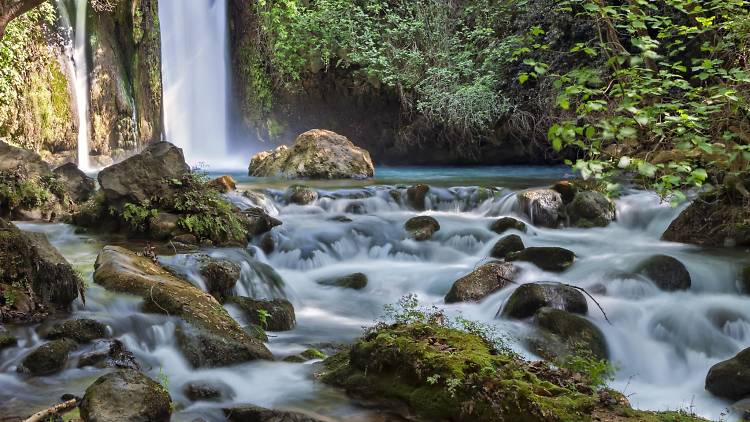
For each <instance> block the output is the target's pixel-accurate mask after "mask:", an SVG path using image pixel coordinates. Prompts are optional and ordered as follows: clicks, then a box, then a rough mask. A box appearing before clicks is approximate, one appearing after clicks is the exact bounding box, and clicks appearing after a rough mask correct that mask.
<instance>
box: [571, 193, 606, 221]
mask: <svg viewBox="0 0 750 422" xmlns="http://www.w3.org/2000/svg"><path fill="white" fill-rule="evenodd" d="M565 210H566V213H567V215H568V220H569V223H570V225H572V226H576V227H584V228H588V227H605V226H607V225H609V223H611V222H612V221H614V220H615V216H616V211H615V203H614V202H612V201H611V200H610V199H609V198H607V197H606V196H605V195H604V194H602V193H600V192H596V191H583V192H578V193H577V194H576V195H575V197H574V198H573V200H572V202H570V204H568V206H567V207H566V209H565Z"/></svg>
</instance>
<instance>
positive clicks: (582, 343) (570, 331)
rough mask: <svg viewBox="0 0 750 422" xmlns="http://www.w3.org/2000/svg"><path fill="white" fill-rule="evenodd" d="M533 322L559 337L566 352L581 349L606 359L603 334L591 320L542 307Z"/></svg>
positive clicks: (573, 352) (606, 352)
mask: <svg viewBox="0 0 750 422" xmlns="http://www.w3.org/2000/svg"><path fill="white" fill-rule="evenodd" d="M534 324H535V325H536V326H538V327H541V328H543V329H545V330H547V331H548V332H549V333H551V334H553V335H555V336H557V337H559V338H560V339H561V340H562V341H563V342H564V343H565V345H566V346H567V347H566V348H567V349H568V353H570V354H576V352H578V354H580V352H581V351H583V352H585V353H587V354H590V356H591V357H593V358H596V359H599V360H601V359H607V358H608V351H607V342H606V340H605V338H604V334H603V333H602V332H601V330H599V328H598V327H597V326H596V325H594V324H593V323H592V322H591V321H589V320H587V319H586V318H584V317H581V316H578V315H575V314H572V313H570V312H567V311H564V310H560V309H555V308H550V307H542V308H540V309H539V310H537V311H536V313H535V314H534Z"/></svg>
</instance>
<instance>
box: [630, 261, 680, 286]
mask: <svg viewBox="0 0 750 422" xmlns="http://www.w3.org/2000/svg"><path fill="white" fill-rule="evenodd" d="M635 272H637V273H639V274H642V275H644V276H646V277H648V278H649V279H650V280H651V281H653V282H654V284H656V286H657V287H659V288H660V289H662V290H664V291H668V292H671V291H676V290H687V289H689V288H690V285H691V284H692V280H691V278H690V273H689V272H688V270H687V268H685V264H683V263H682V262H680V261H679V260H677V259H676V258H673V257H671V256H668V255H654V256H652V257H650V258H648V259H646V260H644V261H641V262H640V263H639V264H638V266H637V267H636V270H635Z"/></svg>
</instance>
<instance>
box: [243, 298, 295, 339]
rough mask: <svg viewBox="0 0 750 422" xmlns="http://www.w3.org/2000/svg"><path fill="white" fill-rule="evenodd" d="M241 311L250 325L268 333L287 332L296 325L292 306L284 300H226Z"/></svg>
mask: <svg viewBox="0 0 750 422" xmlns="http://www.w3.org/2000/svg"><path fill="white" fill-rule="evenodd" d="M228 301H229V302H231V303H234V304H235V305H237V306H238V307H239V308H240V309H242V311H243V313H244V315H245V318H246V319H247V321H248V322H249V323H251V324H254V325H257V326H260V327H261V328H263V329H265V330H268V331H287V330H291V329H292V328H294V326H295V325H297V318H296V316H295V314H294V306H292V303H291V302H289V301H288V300H286V299H272V300H259V299H251V298H249V297H241V296H234V297H231V298H229V300H228Z"/></svg>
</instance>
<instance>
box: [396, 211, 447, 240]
mask: <svg viewBox="0 0 750 422" xmlns="http://www.w3.org/2000/svg"><path fill="white" fill-rule="evenodd" d="M404 229H405V230H406V231H407V232H408V233H409V237H411V238H413V239H414V240H417V241H423V240H429V239H431V238H432V235H433V234H435V232H436V231H438V230H440V223H438V221H437V220H436V219H434V218H433V217H429V216H426V215H422V216H419V217H413V218H410V219H409V220H407V221H406V223H404Z"/></svg>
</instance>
